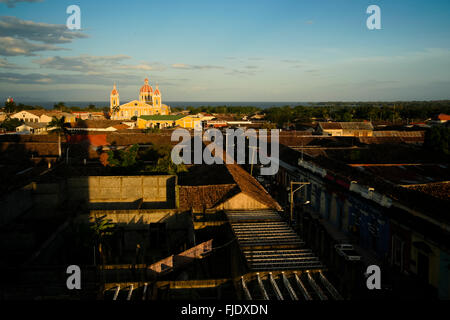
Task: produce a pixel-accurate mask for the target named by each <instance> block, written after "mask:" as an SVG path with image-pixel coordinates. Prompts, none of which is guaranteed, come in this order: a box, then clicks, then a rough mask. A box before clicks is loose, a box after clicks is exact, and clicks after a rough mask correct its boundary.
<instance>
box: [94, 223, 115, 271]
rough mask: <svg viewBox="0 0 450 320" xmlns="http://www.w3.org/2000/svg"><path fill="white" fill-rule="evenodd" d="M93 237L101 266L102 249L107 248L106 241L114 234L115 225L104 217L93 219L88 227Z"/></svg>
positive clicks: (102, 258)
mask: <svg viewBox="0 0 450 320" xmlns="http://www.w3.org/2000/svg"><path fill="white" fill-rule="evenodd" d="M90 228H91V231H92V232H93V236H94V243H95V246H96V248H97V251H98V253H99V254H100V259H101V261H102V264H103V263H104V254H103V247H105V246H108V239H109V238H110V237H111V236H112V235H113V234H114V231H115V230H116V225H115V224H114V223H113V222H112V220H111V219H107V218H106V215H103V216H100V217H95V219H94V221H93V223H92V224H91V226H90Z"/></svg>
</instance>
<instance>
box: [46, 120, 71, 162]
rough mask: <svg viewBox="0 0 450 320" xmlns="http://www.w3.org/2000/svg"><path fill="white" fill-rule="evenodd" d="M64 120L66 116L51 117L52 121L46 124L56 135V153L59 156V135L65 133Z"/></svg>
mask: <svg viewBox="0 0 450 320" xmlns="http://www.w3.org/2000/svg"><path fill="white" fill-rule="evenodd" d="M65 120H66V117H64V116H62V117H61V118H59V119H58V118H57V117H53V118H52V121H50V123H49V124H48V125H47V128H49V131H50V132H54V133H56V134H57V135H58V155H59V157H60V158H61V135H62V134H63V133H66V132H67V131H66V128H65Z"/></svg>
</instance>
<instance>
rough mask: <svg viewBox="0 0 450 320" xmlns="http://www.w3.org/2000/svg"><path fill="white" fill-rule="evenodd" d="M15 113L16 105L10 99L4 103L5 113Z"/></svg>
mask: <svg viewBox="0 0 450 320" xmlns="http://www.w3.org/2000/svg"><path fill="white" fill-rule="evenodd" d="M14 111H16V103H15V102H14V101H13V100H12V99H11V100H10V101H6V102H5V112H6V113H13V112H14Z"/></svg>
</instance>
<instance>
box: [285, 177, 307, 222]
mask: <svg viewBox="0 0 450 320" xmlns="http://www.w3.org/2000/svg"><path fill="white" fill-rule="evenodd" d="M308 184H310V182H297V181H291V188H290V191H291V212H290V213H291V214H290V216H291V219H290V224H291V225H292V220H293V215H294V193H295V192H296V191H298V190H300V189H301V188H303V187H304V186H306V185H308ZM294 185H300V186H299V187H298V188H297V189H295V190H294V189H293V188H294ZM302 224H303V223H302Z"/></svg>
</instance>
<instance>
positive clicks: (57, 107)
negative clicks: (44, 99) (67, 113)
mask: <svg viewBox="0 0 450 320" xmlns="http://www.w3.org/2000/svg"><path fill="white" fill-rule="evenodd" d="M53 109H55V110H59V111H63V110H65V109H66V105H65V104H64V102H58V103H56V104H54V105H53Z"/></svg>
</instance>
